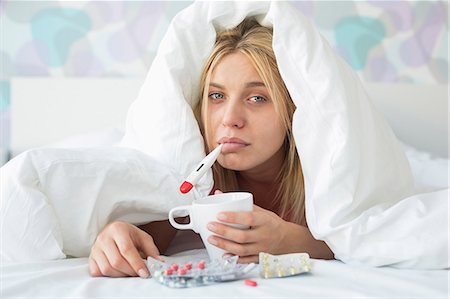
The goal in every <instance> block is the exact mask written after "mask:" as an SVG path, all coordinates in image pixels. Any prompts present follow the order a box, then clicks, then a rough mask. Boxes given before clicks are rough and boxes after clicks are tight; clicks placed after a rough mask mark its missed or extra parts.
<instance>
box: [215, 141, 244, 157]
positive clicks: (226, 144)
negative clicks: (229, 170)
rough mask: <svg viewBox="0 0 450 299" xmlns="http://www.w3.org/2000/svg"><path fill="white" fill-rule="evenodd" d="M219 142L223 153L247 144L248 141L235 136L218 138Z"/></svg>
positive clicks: (236, 149) (234, 150) (233, 150)
mask: <svg viewBox="0 0 450 299" xmlns="http://www.w3.org/2000/svg"><path fill="white" fill-rule="evenodd" d="M219 143H220V144H223V147H222V153H224V154H226V153H232V152H236V151H238V150H240V149H243V148H245V147H247V146H248V145H249V143H247V142H245V141H244V140H242V139H239V138H236V137H231V138H230V137H223V138H221V139H220V140H219Z"/></svg>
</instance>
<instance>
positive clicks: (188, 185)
mask: <svg viewBox="0 0 450 299" xmlns="http://www.w3.org/2000/svg"><path fill="white" fill-rule="evenodd" d="M192 187H194V186H193V185H192V184H191V183H189V182H186V181H184V182H183V184H181V186H180V191H181V193H183V194H186V193H188V192H189V191H191V189H192Z"/></svg>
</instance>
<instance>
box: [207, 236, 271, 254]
mask: <svg viewBox="0 0 450 299" xmlns="http://www.w3.org/2000/svg"><path fill="white" fill-rule="evenodd" d="M208 242H209V243H211V244H212V245H214V246H216V247H219V248H221V249H223V250H225V251H226V252H229V253H231V254H234V255H238V256H248V255H258V254H259V252H261V251H264V250H261V248H260V247H261V244H259V243H248V244H239V243H236V242H233V241H230V240H227V239H223V238H221V237H218V236H214V235H213V236H210V237H209V238H208Z"/></svg>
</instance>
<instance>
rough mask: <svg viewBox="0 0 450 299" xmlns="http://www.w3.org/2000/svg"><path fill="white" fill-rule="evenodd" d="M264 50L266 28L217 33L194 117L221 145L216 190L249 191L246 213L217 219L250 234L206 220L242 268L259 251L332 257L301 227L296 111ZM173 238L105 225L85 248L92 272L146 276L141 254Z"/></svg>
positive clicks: (155, 251)
mask: <svg viewBox="0 0 450 299" xmlns="http://www.w3.org/2000/svg"><path fill="white" fill-rule="evenodd" d="M271 45H272V30H271V29H269V28H266V27H262V26H260V25H259V24H258V23H257V22H256V21H254V20H252V19H247V20H245V21H244V22H242V23H241V24H240V25H239V26H237V27H236V28H234V29H232V30H228V31H224V32H221V33H219V34H218V36H217V40H216V44H215V47H214V50H213V52H212V54H211V55H210V57H209V59H208V61H207V63H206V65H205V68H204V70H203V73H202V78H201V82H202V86H201V95H202V96H201V99H200V101H199V104H198V105H197V106H196V107H195V109H194V110H195V114H196V116H197V119H198V121H199V125H200V128H201V130H202V133H203V136H204V139H205V144H206V145H207V147H208V150H209V151H210V150H211V149H212V148H214V147H216V146H217V145H218V144H220V143H224V146H223V149H222V154H221V156H219V158H218V163H216V165H215V167H214V169H213V170H214V177H215V182H216V188H218V189H219V190H222V191H225V192H226V191H232V190H244V191H249V192H251V193H253V195H254V200H255V207H254V211H253V212H250V213H223V215H219V220H221V221H222V222H228V223H237V224H244V225H249V226H250V227H251V229H250V230H239V229H236V228H231V227H227V226H225V225H223V224H220V223H218V222H212V223H210V224H209V226H208V228H209V229H210V230H211V231H212V232H214V233H215V234H216V236H214V237H211V238H210V239H209V240H208V241H209V242H210V243H211V244H213V245H215V246H218V247H220V248H222V249H225V250H226V251H227V252H230V253H231V254H234V255H239V256H240V258H239V261H240V262H242V263H247V262H257V260H258V254H259V252H262V251H263V252H268V253H273V254H283V253H290V252H307V253H309V254H310V256H311V257H313V258H322V259H331V258H333V253H332V252H331V250H330V249H329V248H328V246H327V245H326V244H325V242H323V241H319V240H315V239H314V237H313V236H312V235H311V233H310V231H309V230H308V227H307V225H306V220H305V212H304V188H303V176H302V170H301V165H300V159H299V157H298V154H297V151H296V147H295V144H294V142H293V136H292V130H291V127H292V117H293V113H294V110H295V106H294V104H293V102H292V100H291V99H290V96H289V93H288V91H287V89H286V87H285V85H284V83H283V80H282V78H281V75H280V74H279V72H278V68H277V63H276V59H275V55H274V53H273V50H272V46H271ZM219 190H216V192H221V191H219ZM221 216H222V217H221ZM144 231H145V232H144ZM175 234H176V230H175V229H173V228H172V227H171V226H170V224H168V222H167V221H161V222H153V223H149V224H147V225H144V226H141V227H140V228H137V227H135V226H133V225H131V224H127V223H123V222H114V223H111V224H110V225H108V226H106V227H105V228H104V229H103V231H102V232H101V233H100V234H99V235H98V237H97V240H96V242H95V244H94V246H93V247H92V251H91V255H90V258H89V265H90V272H91V275H93V276H102V275H105V276H113V277H120V276H136V275H139V276H141V277H147V276H148V270H147V268H146V267H145V263H144V262H143V261H142V258H141V256H140V253H142V254H143V256H153V257H157V256H158V255H159V252H163V251H165V250H166V249H167V247H168V245H169V244H170V242H171V240H172V239H173V238H174V236H175Z"/></svg>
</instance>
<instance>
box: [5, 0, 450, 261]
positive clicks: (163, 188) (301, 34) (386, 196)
mask: <svg viewBox="0 0 450 299" xmlns="http://www.w3.org/2000/svg"><path fill="white" fill-rule="evenodd" d="M248 16H255V17H256V18H257V20H258V21H259V22H260V23H261V24H263V25H265V26H271V27H273V29H274V37H273V48H274V51H275V54H276V57H277V61H278V66H279V69H280V73H281V75H282V77H283V79H284V81H285V83H286V86H287V88H288V90H289V92H290V94H291V97H292V99H293V100H294V102H295V104H296V106H297V110H296V112H295V115H294V123H293V130H294V135H295V142H296V144H297V149H298V152H299V155H300V157H301V160H302V165H303V171H304V177H305V189H306V216H307V222H308V226H309V228H310V230H311V232H312V233H313V235H314V236H315V237H316V238H317V239H321V240H324V241H325V242H327V244H328V245H329V246H330V248H331V249H332V250H333V252H334V253H335V256H336V258H337V259H340V260H342V261H344V262H346V263H355V264H366V265H371V266H383V265H392V266H395V267H410V268H428V269H433V268H446V267H448V214H447V212H448V189H444V190H440V191H439V190H438V191H433V192H429V193H419V192H418V191H417V190H416V189H415V188H414V182H413V178H412V174H411V170H410V168H409V165H408V162H407V160H406V158H405V154H404V152H403V150H402V148H401V146H400V144H399V142H398V141H397V140H396V138H395V136H394V135H393V133H392V131H391V129H390V128H389V127H388V125H387V124H386V122H385V121H384V120H383V118H382V117H380V115H379V114H378V113H377V112H376V111H375V110H374V109H373V107H372V105H371V103H370V101H369V99H368V97H367V95H366V93H365V91H364V90H363V88H362V85H361V83H360V81H359V79H358V78H357V76H356V75H355V74H354V72H353V71H352V70H351V69H350V68H349V66H348V65H346V64H345V62H343V61H342V60H341V59H340V58H339V57H337V56H336V55H335V54H334V53H333V51H332V49H331V48H330V47H329V45H328V43H327V42H326V41H325V40H324V39H323V38H322V37H321V36H320V34H319V33H318V31H317V30H316V29H315V28H314V27H313V26H311V24H310V23H309V22H308V20H307V19H306V18H305V17H304V16H303V15H301V14H300V13H299V12H298V11H296V10H295V9H294V8H292V7H291V6H290V5H289V3H286V2H246V1H237V2H195V3H194V4H192V5H191V6H189V7H188V8H186V9H185V10H183V11H182V12H180V13H179V14H178V15H177V16H176V17H175V18H174V20H173V21H172V23H171V25H170V27H169V30H168V32H167V34H166V36H165V37H164V39H163V41H162V42H161V45H160V48H159V50H158V53H157V56H156V58H155V60H154V62H153V64H152V66H151V68H150V71H149V73H148V76H147V79H146V81H145V83H144V85H143V87H142V90H141V93H140V95H139V97H138V99H137V100H136V101H135V102H134V103H133V105H132V106H131V108H130V110H129V113H128V119H127V130H126V134H125V137H124V138H123V140H122V143H121V146H122V147H128V148H134V149H136V150H127V149H125V148H119V147H117V148H109V149H97V150H92V149H90V150H77V151H75V150H73V151H71V152H66V151H64V150H59V151H55V150H49V149H40V150H33V151H30V152H28V153H25V154H22V155H21V156H19V157H17V158H16V159H14V160H13V161H11V162H10V163H9V164H7V165H6V166H5V167H4V168H3V169H2V199H1V225H2V226H1V230H2V231H1V233H2V250H1V257H2V260H27V259H55V258H62V257H64V256H65V255H66V254H68V255H73V256H86V255H87V254H88V251H89V248H90V246H91V244H92V242H93V240H94V239H95V235H96V233H97V232H98V230H99V229H101V227H102V226H103V225H104V224H106V223H107V222H109V221H112V220H114V219H125V220H127V221H130V222H133V223H140V222H143V221H150V220H156V219H162V218H166V217H167V212H168V210H169V209H170V207H172V206H175V205H179V204H185V203H186V201H187V202H189V201H191V200H193V198H198V197H199V196H204V195H206V194H207V193H208V192H209V190H210V188H211V186H212V183H213V182H212V175H211V173H208V174H207V176H205V177H204V178H203V180H202V181H200V184H199V185H198V186H197V188H196V190H195V191H194V193H192V194H191V195H189V196H188V197H187V198H184V197H183V196H181V195H180V194H179V192H178V186H179V183H180V182H181V180H182V178H183V177H185V176H186V175H187V174H188V173H189V172H190V171H191V170H192V168H193V167H194V166H195V164H196V163H197V162H198V161H199V160H200V159H202V158H203V157H204V152H203V141H202V137H201V135H200V131H199V129H198V126H197V124H196V121H195V118H194V116H193V113H192V109H191V106H192V105H194V104H195V101H196V99H197V89H198V86H199V81H198V80H199V77H200V72H201V68H202V66H203V63H204V62H205V60H206V58H207V57H208V55H209V53H210V51H211V49H212V47H213V44H214V40H215V35H216V31H218V30H222V29H223V28H230V27H234V26H236V25H237V24H239V23H240V22H241V21H242V20H243V19H244V18H245V17H248ZM66 158H67V159H66ZM54 161H56V163H55V162H54ZM130 161H131V162H130ZM130 163H131V164H130ZM133 163H134V164H133ZM52 165H54V166H52ZM129 165H131V166H129ZM52 167H53V168H52ZM93 182H95V183H93Z"/></svg>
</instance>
